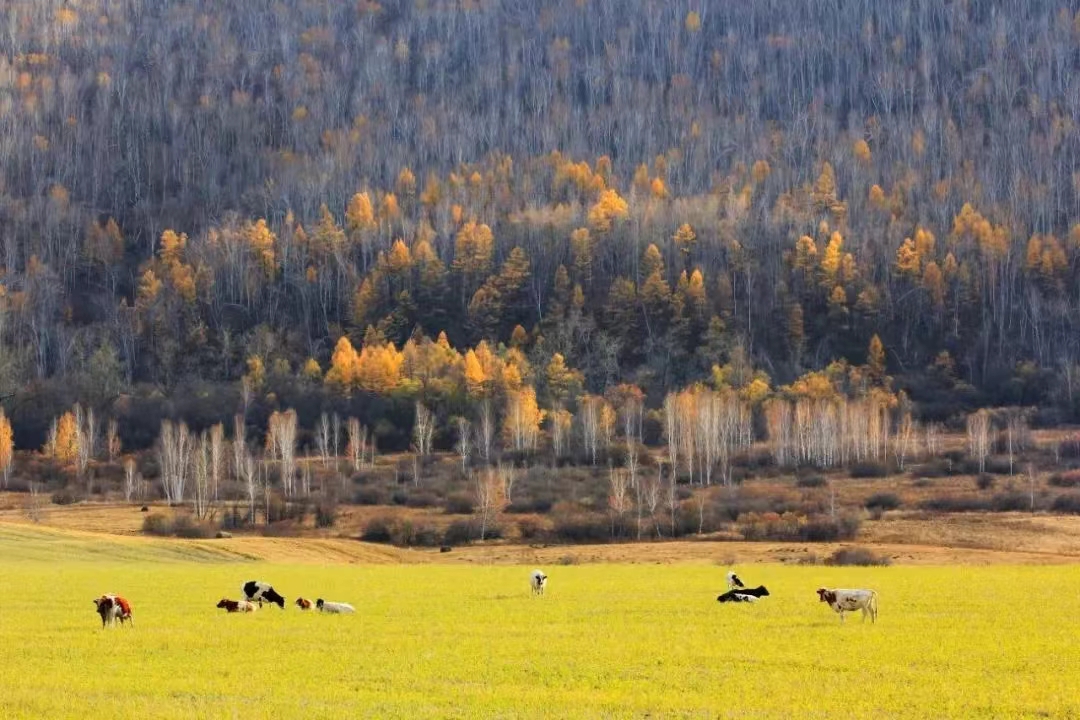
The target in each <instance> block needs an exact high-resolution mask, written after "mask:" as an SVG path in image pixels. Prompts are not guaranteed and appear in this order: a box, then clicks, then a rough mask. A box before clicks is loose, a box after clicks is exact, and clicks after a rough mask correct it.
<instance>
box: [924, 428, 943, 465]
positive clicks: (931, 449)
mask: <svg viewBox="0 0 1080 720" xmlns="http://www.w3.org/2000/svg"><path fill="white" fill-rule="evenodd" d="M923 432H924V434H925V435H926V455H927V457H937V456H938V455H939V454H940V453H941V425H940V424H939V423H933V422H932V423H926V427H925V428H923Z"/></svg>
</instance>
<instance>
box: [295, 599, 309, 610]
mask: <svg viewBox="0 0 1080 720" xmlns="http://www.w3.org/2000/svg"><path fill="white" fill-rule="evenodd" d="M296 607H298V608H300V609H301V610H310V609H311V601H310V600H308V599H306V598H296Z"/></svg>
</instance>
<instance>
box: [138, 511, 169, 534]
mask: <svg viewBox="0 0 1080 720" xmlns="http://www.w3.org/2000/svg"><path fill="white" fill-rule="evenodd" d="M142 531H143V532H144V533H146V534H147V535H159V536H161V537H167V536H169V535H172V521H171V520H170V519H169V518H168V517H166V516H164V515H160V514H158V513H151V514H149V515H147V516H146V517H144V518H143V523H142Z"/></svg>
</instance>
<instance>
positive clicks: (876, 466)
mask: <svg viewBox="0 0 1080 720" xmlns="http://www.w3.org/2000/svg"><path fill="white" fill-rule="evenodd" d="M850 474H851V477H853V478H882V477H886V476H887V475H888V474H889V468H888V466H886V465H885V463H881V462H875V461H873V460H863V461H862V462H857V463H855V464H854V465H852V466H851V471H850Z"/></svg>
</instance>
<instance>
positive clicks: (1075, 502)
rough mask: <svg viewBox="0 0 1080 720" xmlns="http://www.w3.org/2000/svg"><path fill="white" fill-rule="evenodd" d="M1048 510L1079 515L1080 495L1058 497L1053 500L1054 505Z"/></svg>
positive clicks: (1070, 494)
mask: <svg viewBox="0 0 1080 720" xmlns="http://www.w3.org/2000/svg"><path fill="white" fill-rule="evenodd" d="M1050 509H1051V510H1053V511H1054V512H1059V513H1069V514H1072V515H1080V495H1078V494H1076V493H1069V494H1066V495H1058V496H1057V497H1056V498H1054V503H1053V504H1052V505H1051V506H1050Z"/></svg>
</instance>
